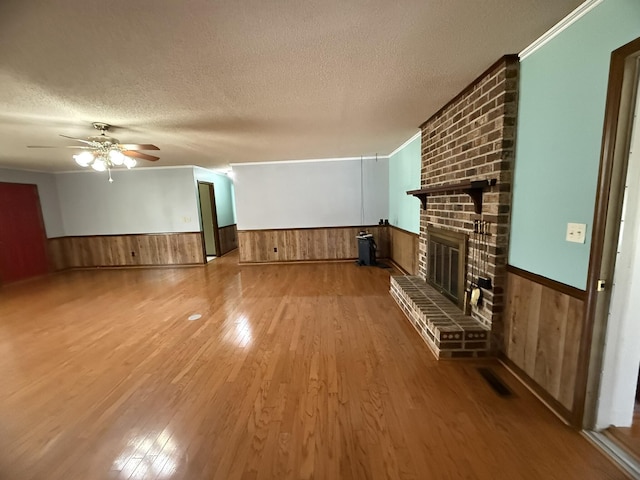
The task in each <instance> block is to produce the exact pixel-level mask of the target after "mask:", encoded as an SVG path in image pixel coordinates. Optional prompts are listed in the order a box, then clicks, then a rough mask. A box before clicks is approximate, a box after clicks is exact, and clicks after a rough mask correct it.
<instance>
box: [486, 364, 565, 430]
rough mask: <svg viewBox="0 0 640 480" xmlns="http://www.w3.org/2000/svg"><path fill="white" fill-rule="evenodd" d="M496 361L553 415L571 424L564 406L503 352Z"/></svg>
mask: <svg viewBox="0 0 640 480" xmlns="http://www.w3.org/2000/svg"><path fill="white" fill-rule="evenodd" d="M498 360H499V361H500V362H501V363H502V364H503V365H504V366H505V367H506V368H507V369H508V370H511V372H512V373H513V374H514V376H516V377H517V378H518V380H520V381H521V382H522V383H524V384H525V385H526V386H527V387H528V388H529V389H530V390H532V391H533V392H535V394H536V395H537V396H538V397H540V398H541V399H542V401H543V402H544V403H546V404H547V405H548V406H549V408H551V410H553V411H554V413H555V414H557V415H558V416H560V417H561V418H563V419H564V420H565V421H566V422H567V423H570V422H571V418H572V414H571V412H570V411H569V409H567V408H566V407H565V406H564V405H562V404H561V403H560V402H559V401H558V400H556V399H555V398H553V397H552V396H551V394H549V393H548V392H547V391H546V390H544V389H543V388H542V387H541V386H540V385H538V384H537V383H536V381H535V380H533V379H532V378H531V377H530V376H529V375H527V373H526V372H525V371H524V370H522V369H521V368H520V367H518V366H517V365H516V364H515V363H513V362H512V361H511V360H510V359H509V358H508V357H507V356H506V355H505V354H504V353H503V352H499V353H498Z"/></svg>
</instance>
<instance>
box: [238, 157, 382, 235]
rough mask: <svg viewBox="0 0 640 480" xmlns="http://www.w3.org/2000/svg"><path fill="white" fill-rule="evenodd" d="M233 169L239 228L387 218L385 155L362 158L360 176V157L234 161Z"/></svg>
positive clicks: (327, 224) (372, 221)
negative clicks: (251, 161) (375, 157)
mask: <svg viewBox="0 0 640 480" xmlns="http://www.w3.org/2000/svg"><path fill="white" fill-rule="evenodd" d="M233 172H234V174H235V180H234V186H235V202H236V214H237V224H238V230H260V229H270V228H305V227H336V226H353V225H372V224H377V223H378V221H379V220H380V219H381V218H383V219H386V218H388V212H389V205H388V199H389V161H388V159H387V158H379V159H377V160H376V159H364V160H363V161H362V175H361V160H360V159H359V158H358V159H341V160H312V161H304V162H277V163H268V164H234V165H233ZM361 180H362V187H363V188H361ZM361 196H362V199H361ZM362 209H364V219H363V218H362Z"/></svg>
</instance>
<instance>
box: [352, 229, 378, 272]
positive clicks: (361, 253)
mask: <svg viewBox="0 0 640 480" xmlns="http://www.w3.org/2000/svg"><path fill="white" fill-rule="evenodd" d="M356 238H357V239H358V265H375V264H376V249H377V248H378V247H377V246H376V242H375V240H374V239H373V235H371V234H370V233H361V234H360V235H358V236H357V237H356Z"/></svg>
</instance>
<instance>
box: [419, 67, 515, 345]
mask: <svg viewBox="0 0 640 480" xmlns="http://www.w3.org/2000/svg"><path fill="white" fill-rule="evenodd" d="M518 73H519V63H518V59H517V57H516V56H512V55H510V56H505V57H503V58H501V59H500V60H499V61H498V62H496V63H495V64H494V65H493V66H491V67H490V68H489V69H488V70H487V71H486V72H485V73H483V74H482V75H481V76H480V77H479V78H478V79H476V81H475V82H474V83H472V84H471V85H470V86H469V87H467V88H466V89H465V90H463V92H462V93H461V94H460V95H458V96H457V97H456V98H454V99H453V100H452V101H451V102H449V103H448V104H447V105H446V106H445V107H444V108H443V109H441V110H440V111H439V112H438V113H436V114H435V115H434V116H433V117H431V118H430V119H429V120H427V121H426V122H425V123H424V124H423V125H422V126H421V129H422V170H421V188H426V187H430V186H436V185H445V184H448V183H456V182H461V181H464V180H483V179H496V180H497V184H496V185H495V186H494V187H490V188H489V189H488V190H486V191H485V193H484V197H483V200H484V203H483V209H482V214H480V215H478V214H475V213H474V207H473V203H472V201H471V198H470V197H469V196H468V195H466V194H463V193H460V192H446V193H445V194H438V195H437V196H430V197H428V198H427V209H426V210H422V212H421V216H420V245H419V252H418V263H419V275H420V276H422V277H423V278H426V271H427V258H428V257H427V242H426V232H427V228H428V226H429V225H434V226H437V227H439V228H442V229H446V230H453V231H456V232H464V233H466V234H470V233H471V232H472V231H473V221H474V220H484V221H488V222H489V223H490V232H491V236H490V237H489V249H488V257H487V260H488V267H487V272H486V274H487V276H488V277H489V278H491V279H492V282H493V285H494V287H493V289H492V290H483V298H484V301H483V302H482V305H481V306H479V307H473V308H472V315H473V317H475V318H477V319H478V320H480V321H481V322H483V323H484V324H485V325H487V326H490V327H491V329H492V333H493V345H501V344H502V343H501V342H502V338H503V332H502V319H501V315H502V309H503V305H504V286H505V278H506V272H505V266H506V263H507V249H508V234H509V215H510V211H511V180H512V167H513V161H514V150H515V134H516V117H517V104H518V103H517V102H518ZM473 248H474V246H473V245H472V244H469V248H468V258H467V285H469V282H470V281H471V268H470V267H471V266H470V259H471V258H473V257H474V252H473ZM476 253H477V252H476ZM475 256H476V257H478V255H477V254H476V255H475Z"/></svg>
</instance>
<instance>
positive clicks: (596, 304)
mask: <svg viewBox="0 0 640 480" xmlns="http://www.w3.org/2000/svg"><path fill="white" fill-rule="evenodd" d="M639 91H640V39H637V40H635V41H633V42H631V43H629V44H627V45H625V46H624V47H622V48H620V49H618V50H616V51H615V52H613V55H612V60H611V69H610V74H609V90H608V94H607V110H606V114H605V129H604V138H603V148H602V160H601V166H600V174H599V178H598V195H597V200H596V212H595V218H594V227H593V229H594V230H593V231H594V233H593V242H592V251H591V258H590V261H589V276H588V281H587V292H588V298H587V316H586V319H587V322H588V323H587V325H589V324H590V325H592V331H591V332H592V337H591V339H588V338H587V341H589V340H590V347H591V348H590V354H589V357H588V358H585V364H587V365H588V376H587V378H586V385H585V411H584V417H583V426H584V428H585V430H586V431H587V434H588V435H589V437H590V438H591V439H592V440H593V441H595V442H596V443H598V444H600V446H601V447H602V448H603V449H605V450H606V451H608V452H609V453H610V454H611V455H612V456H613V457H614V458H615V459H616V460H617V461H618V462H619V463H620V465H621V466H623V467H624V468H625V469H626V470H627V471H628V472H630V473H632V474H633V475H640V405H639V404H638V400H637V397H638V395H637V392H638V380H639V374H638V372H639V370H640V320H639V318H638V316H637V312H638V311H640V101H638V100H637V97H638V92H639Z"/></svg>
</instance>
